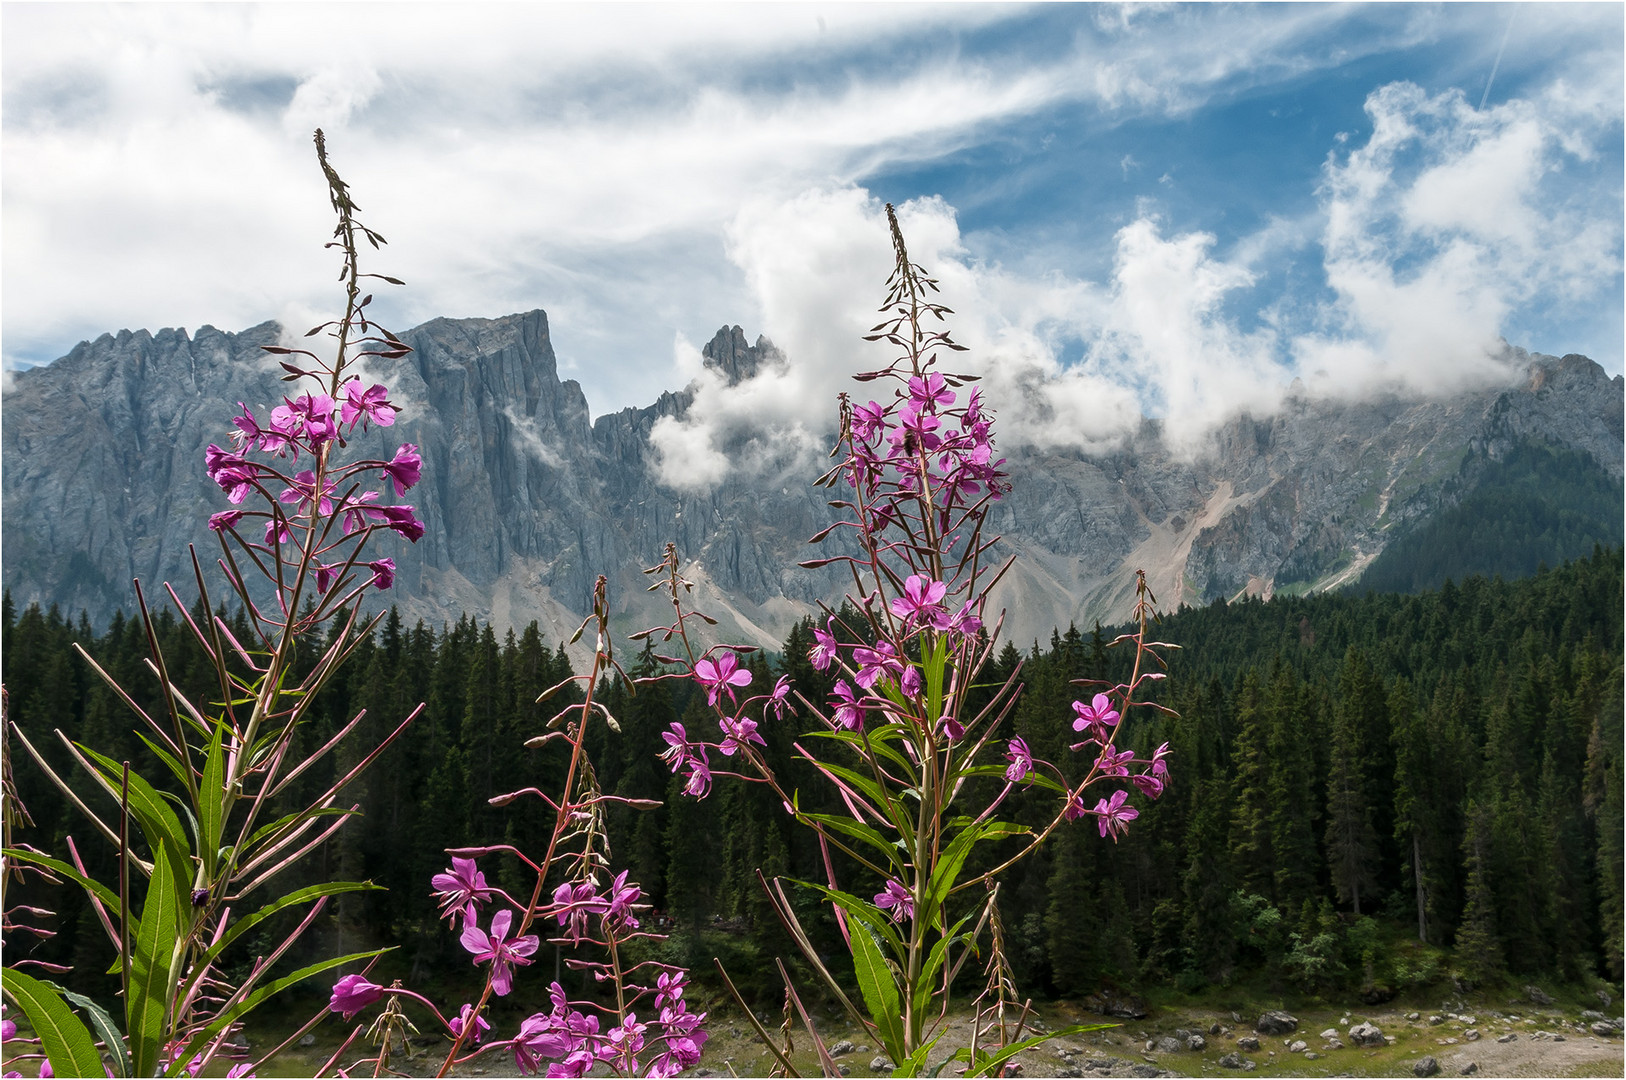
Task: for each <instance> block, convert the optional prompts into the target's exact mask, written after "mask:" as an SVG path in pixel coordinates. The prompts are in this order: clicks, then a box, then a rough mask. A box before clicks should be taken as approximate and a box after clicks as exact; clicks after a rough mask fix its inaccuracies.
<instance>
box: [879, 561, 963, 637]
mask: <svg viewBox="0 0 1626 1080" xmlns="http://www.w3.org/2000/svg"><path fill="white" fill-rule="evenodd" d="M947 592H948V586H947V585H945V584H944V583H943V582H941V581H933V580H932V579H931V578H929V577H927V576H926V575H925V574H911V575H910V576H909V577H908V579H907V580H905V581H904V583H903V595H902V596H899V597H896V598H894V599H893V601H892V614H894V615H896V616H897V617H898V618H900V619H902V620H903V621H904V624H905V625H907V626H930V627H932V628H934V629H937V630H946V629H948V624H949V615H948V612H947V611H946V610H944V608H943V596H944V594H945V593H947Z"/></svg>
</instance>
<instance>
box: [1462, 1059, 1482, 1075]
mask: <svg viewBox="0 0 1626 1080" xmlns="http://www.w3.org/2000/svg"><path fill="white" fill-rule="evenodd" d="M1478 1071H1479V1063H1478V1062H1477V1061H1470V1062H1468V1064H1466V1065H1464V1066H1463V1067H1462V1075H1463V1076H1472V1075H1473V1074H1474V1073H1476V1072H1478Z"/></svg>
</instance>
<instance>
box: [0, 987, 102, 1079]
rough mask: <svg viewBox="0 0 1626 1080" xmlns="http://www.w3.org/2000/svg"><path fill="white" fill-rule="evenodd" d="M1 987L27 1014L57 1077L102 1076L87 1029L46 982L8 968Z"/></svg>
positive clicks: (93, 1043)
mask: <svg viewBox="0 0 1626 1080" xmlns="http://www.w3.org/2000/svg"><path fill="white" fill-rule="evenodd" d="M0 989H3V990H4V991H5V994H6V997H8V998H10V999H11V1000H12V1001H13V1002H14V1003H16V1005H17V1007H18V1008H19V1009H21V1010H22V1011H23V1015H25V1016H27V1017H28V1023H29V1024H30V1025H31V1026H32V1027H33V1029H34V1033H35V1034H36V1035H38V1036H39V1037H40V1044H41V1045H42V1046H43V1047H44V1048H45V1056H46V1058H47V1059H49V1060H50V1062H51V1071H52V1072H54V1073H56V1075H58V1076H101V1075H102V1055H101V1054H98V1053H97V1052H96V1040H95V1039H94V1038H92V1037H91V1034H90V1029H89V1028H87V1027H85V1022H84V1021H83V1020H81V1019H79V1018H78V1017H77V1016H75V1015H73V1010H72V1009H70V1008H68V1003H67V1002H66V1001H63V1000H62V997H61V995H60V994H58V993H57V992H56V991H55V990H54V989H52V987H51V985H50V984H49V983H46V982H42V981H40V980H39V979H36V978H33V977H32V976H29V975H24V974H23V973H22V972H20V971H18V970H16V969H15V968H7V969H6V976H5V980H4V982H3V983H0Z"/></svg>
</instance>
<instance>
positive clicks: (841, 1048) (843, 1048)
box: [830, 1039, 857, 1057]
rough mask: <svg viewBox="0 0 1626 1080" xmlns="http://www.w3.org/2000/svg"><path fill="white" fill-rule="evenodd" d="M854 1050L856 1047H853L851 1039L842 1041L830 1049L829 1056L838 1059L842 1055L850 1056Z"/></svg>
mask: <svg viewBox="0 0 1626 1080" xmlns="http://www.w3.org/2000/svg"><path fill="white" fill-rule="evenodd" d="M856 1049H857V1047H855V1046H853V1041H852V1040H851V1039H842V1040H841V1041H840V1042H838V1043H836V1044H835V1045H834V1046H832V1047H830V1056H831V1057H840V1056H841V1055H842V1054H850V1053H852V1052H853V1051H854V1050H856Z"/></svg>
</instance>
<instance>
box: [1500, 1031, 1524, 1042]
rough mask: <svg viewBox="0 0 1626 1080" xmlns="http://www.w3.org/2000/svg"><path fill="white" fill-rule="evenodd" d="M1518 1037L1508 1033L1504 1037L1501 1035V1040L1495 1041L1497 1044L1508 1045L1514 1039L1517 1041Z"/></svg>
mask: <svg viewBox="0 0 1626 1080" xmlns="http://www.w3.org/2000/svg"><path fill="white" fill-rule="evenodd" d="M1518 1037H1519V1036H1518V1035H1517V1034H1516V1033H1514V1032H1511V1031H1510V1032H1508V1033H1507V1034H1506V1035H1503V1036H1502V1037H1501V1038H1499V1039H1497V1040H1496V1041H1497V1042H1499V1043H1510V1042H1512V1041H1513V1040H1514V1039H1517V1038H1518Z"/></svg>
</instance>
